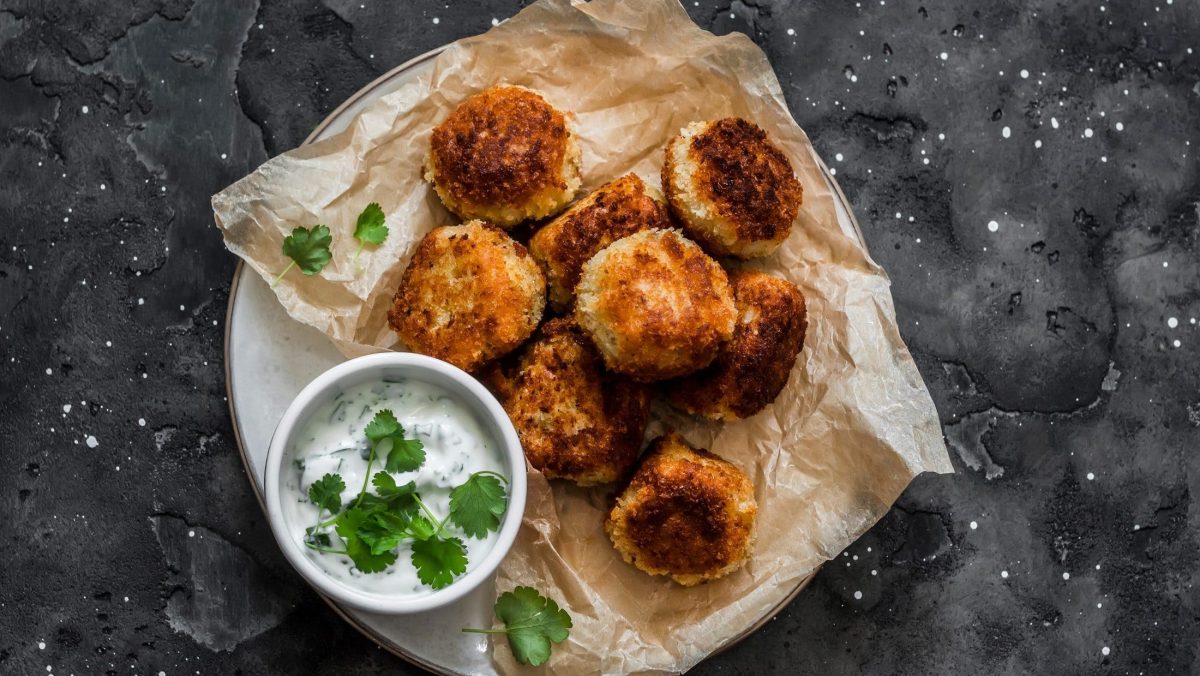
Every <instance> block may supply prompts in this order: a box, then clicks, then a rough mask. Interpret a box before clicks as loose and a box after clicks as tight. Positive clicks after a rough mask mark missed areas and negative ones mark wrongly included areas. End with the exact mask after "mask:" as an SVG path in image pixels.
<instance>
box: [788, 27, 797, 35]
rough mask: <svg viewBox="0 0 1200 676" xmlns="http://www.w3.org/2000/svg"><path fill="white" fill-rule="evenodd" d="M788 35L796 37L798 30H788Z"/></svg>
mask: <svg viewBox="0 0 1200 676" xmlns="http://www.w3.org/2000/svg"><path fill="white" fill-rule="evenodd" d="M787 34H788V35H795V34H796V29H795V28H789V29H787Z"/></svg>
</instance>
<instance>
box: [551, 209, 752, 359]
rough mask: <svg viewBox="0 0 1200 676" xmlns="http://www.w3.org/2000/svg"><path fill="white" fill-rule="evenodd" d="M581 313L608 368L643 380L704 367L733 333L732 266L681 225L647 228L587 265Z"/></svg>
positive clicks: (580, 291) (582, 282) (580, 288)
mask: <svg viewBox="0 0 1200 676" xmlns="http://www.w3.org/2000/svg"><path fill="white" fill-rule="evenodd" d="M577 293H578V295H579V298H578V299H577V301H576V303H575V317H576V319H577V320H578V321H579V325H580V326H582V327H583V328H584V330H586V331H587V332H588V334H589V335H590V336H591V338H592V342H594V343H595V344H596V347H597V348H598V349H599V350H600V354H601V355H602V356H603V357H604V363H605V365H606V366H608V368H610V369H612V370H614V371H617V372H619V373H623V374H625V375H627V376H629V377H631V378H633V379H634V380H637V381H640V382H653V381H657V380H665V379H667V378H674V377H678V376H681V375H685V374H687V373H691V372H693V371H696V370H698V369H701V368H704V367H705V366H707V365H708V364H709V363H711V362H712V360H713V359H715V358H716V356H717V351H718V350H719V348H720V346H721V343H723V342H725V341H726V340H728V339H729V338H730V336H732V335H733V328H734V322H735V319H736V309H735V306H734V303H733V293H732V291H731V290H730V288H729V279H728V277H727V276H726V275H725V271H724V270H723V269H721V266H720V265H718V264H717V262H716V261H714V260H713V259H712V258H709V257H708V255H706V254H705V253H704V252H703V251H702V250H701V249H700V247H698V246H696V244H695V243H693V242H691V241H689V240H687V239H685V238H684V237H683V236H682V235H680V234H679V233H678V232H676V231H674V230H644V231H642V232H639V233H637V234H635V235H631V236H629V237H625V238H623V239H620V240H617V241H616V242H613V243H612V244H610V245H609V246H608V247H607V248H605V249H604V250H603V251H601V252H600V253H598V254H596V255H595V256H594V257H592V259H591V260H590V261H588V262H587V263H586V264H585V265H584V266H583V275H582V277H581V278H580V281H579V286H578V287H577Z"/></svg>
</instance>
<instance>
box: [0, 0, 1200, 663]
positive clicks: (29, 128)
mask: <svg viewBox="0 0 1200 676" xmlns="http://www.w3.org/2000/svg"><path fill="white" fill-rule="evenodd" d="M885 2H886V4H885ZM364 4H365V7H364V6H363V5H364ZM687 4H688V10H689V11H690V12H691V13H692V15H693V17H694V18H695V19H696V20H697V21H698V22H699V23H700V24H701V25H703V26H705V27H711V28H712V29H713V30H714V31H716V32H719V33H723V32H728V31H733V30H739V31H744V32H746V33H748V34H750V35H751V36H753V37H754V39H755V40H756V41H757V42H758V43H759V44H760V45H761V46H762V47H763V48H764V49H765V50H766V52H767V54H768V55H769V57H770V59H771V62H772V63H773V64H774V65H775V67H776V70H777V71H778V73H779V76H780V79H781V80H782V82H783V86H784V91H785V93H786V94H787V97H788V100H789V102H790V104H791V107H792V110H793V112H794V113H795V115H796V118H797V119H798V121H799V122H800V124H801V125H802V126H803V127H804V128H805V129H806V130H807V131H808V133H809V134H810V136H811V137H812V138H813V140H814V142H815V144H816V147H817V148H818V150H819V151H820V152H821V153H822V155H823V156H824V157H825V158H826V160H827V161H828V162H829V164H830V166H832V167H834V168H836V171H837V178H838V179H839V181H840V182H841V184H842V186H843V188H844V189H845V191H846V194H847V195H848V196H849V198H850V201H851V203H852V204H853V205H854V208H855V210H856V212H857V214H858V216H859V218H860V220H861V221H862V225H863V228H864V230H865V231H866V235H867V240H868V243H869V245H870V247H871V251H872V252H873V254H874V256H875V258H876V259H877V260H878V261H879V262H880V263H881V264H882V265H883V266H884V267H885V268H887V270H888V271H889V273H890V274H891V275H892V278H893V279H894V284H895V286H894V293H895V299H896V304H897V310H898V313H899V316H900V320H901V329H902V331H903V333H904V337H905V339H906V340H907V341H908V344H909V346H910V347H911V349H912V352H913V354H914V356H915V357H916V359H917V361H918V363H919V365H920V368H921V371H922V373H923V374H924V376H925V378H926V380H927V382H928V383H929V386H930V389H931V390H932V392H933V396H934V399H935V401H936V403H937V406H938V410H939V411H940V412H941V416H942V420H943V422H944V424H945V433H946V437H947V440H948V441H949V443H950V445H951V448H952V455H953V458H954V462H955V465H956V467H957V469H958V473H957V474H955V475H950V476H926V477H922V478H920V479H918V480H917V481H916V482H914V484H913V485H912V487H911V488H910V489H909V490H908V491H907V492H906V493H905V495H904V496H903V497H902V498H901V499H900V501H899V503H898V504H897V505H896V507H895V508H894V509H893V510H892V511H891V512H890V513H889V514H888V516H887V517H885V518H884V519H883V521H882V522H880V523H879V525H877V526H876V527H875V528H874V529H872V530H871V531H870V532H869V533H868V534H867V535H865V536H864V537H863V538H862V540H861V541H860V542H858V543H856V544H854V545H853V546H852V547H850V549H848V550H847V552H846V553H845V554H844V555H843V556H839V557H838V559H837V560H836V561H835V562H834V563H832V564H831V565H828V566H826V567H825V568H824V569H823V570H822V572H821V573H820V575H819V576H818V578H817V579H816V581H815V583H814V584H813V585H812V586H811V587H810V588H809V589H808V590H807V591H806V592H805V593H804V594H803V595H802V596H801V597H800V598H799V599H798V600H797V601H796V602H795V603H793V604H792V605H791V607H790V608H788V609H787V610H786V611H785V612H783V613H782V614H781V615H780V616H779V618H778V619H776V620H774V621H773V622H771V623H769V624H768V625H767V626H766V627H765V628H763V629H762V630H761V631H759V632H758V633H756V634H755V635H754V636H753V637H751V638H750V639H748V640H747V641H745V642H744V643H742V644H741V645H739V646H737V647H736V648H734V649H732V650H730V651H729V652H727V653H725V654H723V655H720V656H719V657H716V658H714V659H712V660H710V661H709V662H706V663H705V664H703V665H702V666H701V667H700V668H698V669H697V670H696V672H697V673H720V674H758V673H763V672H774V673H794V672H797V671H800V672H814V673H827V674H837V673H858V672H870V673H906V674H926V673H947V674H959V673H1002V672H1008V673H1024V672H1053V673H1064V674H1066V673H1071V674H1084V673H1088V674H1091V673H1130V674H1136V673H1147V674H1159V673H1186V672H1193V673H1195V672H1197V671H1198V670H1200V664H1198V659H1200V658H1198V650H1200V644H1197V642H1196V637H1197V635H1198V632H1200V623H1198V622H1197V613H1200V592H1198V591H1197V589H1196V586H1195V584H1196V581H1197V577H1198V576H1200V568H1198V566H1197V564H1198V562H1200V560H1198V559H1200V556H1198V555H1197V548H1196V547H1197V540H1198V538H1197V526H1198V524H1200V515H1197V513H1196V510H1195V509H1193V507H1194V503H1193V502H1192V500H1191V491H1192V489H1193V488H1195V487H1197V482H1200V452H1198V451H1200V443H1198V442H1200V367H1198V366H1197V364H1196V356H1197V350H1196V346H1197V344H1198V343H1200V334H1198V333H1197V326H1196V323H1195V322H1196V320H1195V319H1193V318H1194V317H1197V316H1198V315H1200V266H1198V265H1197V236H1198V233H1200V226H1198V223H1197V221H1198V219H1200V181H1198V178H1197V170H1198V168H1200V163H1198V162H1197V159H1196V154H1195V153H1196V152H1197V150H1200V148H1196V147H1195V144H1193V143H1192V141H1197V142H1198V143H1200V55H1197V54H1193V49H1200V5H1198V3H1197V2H1196V0H1175V1H1174V2H1171V0H1148V1H1146V2H1136V3H1130V2H1112V3H1111V5H1108V4H1106V0H1092V1H1091V2H1044V1H1037V0H1028V1H1023V2H1022V1H1015V0H1003V1H999V2H988V3H983V2H967V1H960V2H951V3H932V2H930V3H928V4H927V5H926V6H924V7H923V6H922V5H921V4H920V0H884V1H883V2H881V1H880V0H871V1H869V2H868V1H867V0H864V1H863V2H861V3H854V2H850V1H843V0H836V1H835V0H813V1H810V2H788V1H781V2H769V1H766V0H764V1H762V2H759V3H754V4H750V3H747V4H743V3H742V2H740V1H738V2H734V3H733V6H732V7H729V6H721V7H714V5H713V3H712V2H711V1H710V0H704V1H703V2H700V3H697V4H696V5H694V6H693V5H692V3H691V1H690V0H689V1H688V3H687ZM859 5H861V6H859ZM0 8H2V9H0V357H2V359H0V504H2V505H3V511H2V512H0V514H2V518H0V536H2V543H3V549H2V552H3V553H2V554H0V673H5V674H9V673H11V674H18V673H19V674H33V673H46V669H47V666H49V667H50V668H51V669H52V671H53V673H55V674H71V673H74V674H99V673H108V674H157V673H160V672H164V673H166V674H172V675H175V674H191V673H203V674H231V673H232V674H236V673H242V674H260V673H290V674H323V673H343V674H378V673H385V672H389V673H390V672H410V671H413V670H414V669H413V668H412V667H409V666H408V665H406V664H405V663H404V662H402V661H401V660H399V659H397V658H394V657H392V656H390V655H389V654H387V653H386V652H384V651H382V650H379V649H377V648H376V647H375V646H373V645H372V644H371V643H370V642H369V641H367V640H366V639H364V638H362V637H360V636H359V635H358V634H357V633H356V632H355V631H354V630H352V629H350V628H349V627H348V626H346V625H344V624H343V623H342V622H341V621H340V620H339V619H338V618H337V617H336V616H335V615H334V614H333V613H332V612H331V611H330V610H329V609H327V608H326V607H325V606H324V605H323V604H322V603H321V602H320V601H319V600H318V599H317V597H316V596H315V595H314V594H313V593H312V592H310V591H308V590H307V588H305V587H304V586H303V584H302V583H301V582H300V580H299V578H298V577H297V576H296V575H295V574H293V573H292V572H291V570H290V569H289V567H288V566H287V564H286V563H285V562H284V561H283V560H282V558H281V557H280V556H279V554H278V553H277V551H276V548H275V545H274V543H273V541H272V539H271V537H270V534H269V532H268V529H267V526H266V524H265V522H264V519H263V517H262V515H261V514H260V512H259V508H258V505H257V504H256V502H255V500H254V497H253V495H252V494H251V490H250V485H249V483H248V482H247V481H246V480H245V478H244V476H243V474H242V467H241V463H240V461H239V460H238V455H237V451H236V449H235V448H234V441H233V437H232V432H231V429H230V421H229V417H228V414H227V411H226V402H225V400H224V394H225V386H224V376H223V373H222V331H223V326H222V324H223V315H224V310H225V304H226V301H227V298H228V288H229V283H230V278H231V276H232V273H233V269H234V262H235V261H234V258H233V257H232V256H230V255H228V254H227V253H226V252H225V251H224V248H223V247H222V243H221V239H220V237H219V236H218V234H217V232H216V230H215V228H213V227H212V225H211V210H210V207H209V201H208V200H209V196H210V195H211V194H213V193H214V192H216V191H217V190H219V189H221V188H222V187H224V186H225V185H227V184H229V183H230V182H232V181H234V180H235V179H237V178H239V177H241V176H243V175H245V174H246V173H248V172H249V171H251V170H252V169H253V168H254V167H256V166H257V165H258V164H259V163H261V162H262V161H263V160H265V159H266V158H267V157H270V156H272V155H275V154H277V153H280V152H283V151H285V150H288V149H289V148H292V147H294V146H295V145H297V144H298V143H299V142H300V141H301V140H302V139H303V138H304V137H305V135H307V133H308V132H309V130H311V129H312V128H313V126H314V125H315V124H316V123H317V122H318V121H319V120H321V118H322V117H323V116H324V115H325V114H326V113H328V112H329V111H330V110H332V109H333V108H334V107H335V106H337V105H338V104H339V103H340V102H341V101H342V100H343V99H345V98H346V97H347V96H349V95H350V94H352V93H353V92H354V91H355V90H357V89H358V88H359V87H360V86H362V85H363V84H365V83H366V82H368V81H369V80H371V79H372V78H374V77H375V76H376V75H378V74H379V73H381V72H383V71H385V70H387V69H388V68H390V67H391V66H393V65H396V64H398V63H400V62H402V61H404V60H406V59H408V58H409V57H412V56H414V55H417V54H419V53H421V52H424V51H426V50H428V49H430V48H432V47H436V46H438V45H441V44H443V43H445V42H448V41H450V40H453V39H455V38H458V37H461V36H466V35H471V34H474V33H478V32H481V31H484V30H486V29H487V28H488V27H489V25H490V24H491V22H492V20H493V18H499V19H503V18H505V17H508V16H510V15H512V14H513V13H515V12H516V11H517V9H518V4H517V3H515V2H499V1H491V2H479V3H475V2H470V3H467V2H463V3H455V4H454V5H453V6H447V5H445V4H442V3H434V2H425V1H422V2H416V3H408V2H381V1H380V0H325V2H323V3H314V2H282V1H279V0H263V1H262V2H261V4H260V3H258V2H251V1H246V2H226V3H220V2H216V0H194V2H189V1H188V0H166V1H163V0H134V1H132V2H128V1H126V2H119V3H118V2H109V1H107V0H81V1H77V2H40V1H36V0H27V1H20V0H2V1H0ZM435 17H436V18H435ZM793 31H794V35H793V34H792V33H793ZM516 48H519V46H516ZM992 221H994V222H995V224H996V225H995V228H996V229H995V231H992V230H991V229H989V222H992ZM1172 317H1174V318H1176V320H1175V321H1174V322H1172V321H1171V320H1170V318H1172ZM68 406H69V410H68ZM214 571H226V572H225V573H222V574H219V575H218V574H216V572H214ZM228 571H236V574H229V572H228ZM1068 578H1069V579H1068ZM860 595H861V598H859V596H860ZM1106 647H1107V648H1108V650H1107V654H1105V652H1106V651H1105V650H1104V649H1105V648H1106Z"/></svg>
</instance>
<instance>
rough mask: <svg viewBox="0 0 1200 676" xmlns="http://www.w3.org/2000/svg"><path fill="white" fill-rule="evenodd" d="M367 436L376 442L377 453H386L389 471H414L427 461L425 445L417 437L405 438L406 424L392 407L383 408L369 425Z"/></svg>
mask: <svg viewBox="0 0 1200 676" xmlns="http://www.w3.org/2000/svg"><path fill="white" fill-rule="evenodd" d="M366 432H367V438H368V439H370V440H371V443H373V444H375V453H376V454H377V455H386V456H387V457H386V460H385V461H384V469H386V470H387V471H389V472H412V471H414V470H417V469H419V468H420V467H421V465H422V464H424V463H425V445H424V444H422V443H421V442H420V441H419V440H417V439H405V438H404V426H403V425H401V424H400V422H399V421H398V420H396V414H394V413H392V411H391V410H390V409H386V408H385V409H381V410H380V411H379V412H378V413H376V414H375V417H374V418H372V419H371V422H370V423H369V424H368V425H367V429H366Z"/></svg>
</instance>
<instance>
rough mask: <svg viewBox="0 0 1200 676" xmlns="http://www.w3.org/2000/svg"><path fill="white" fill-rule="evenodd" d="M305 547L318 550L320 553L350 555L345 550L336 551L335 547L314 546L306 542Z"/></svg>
mask: <svg viewBox="0 0 1200 676" xmlns="http://www.w3.org/2000/svg"><path fill="white" fill-rule="evenodd" d="M304 545H305V546H306V547H308V548H309V549H315V550H317V551H318V552H325V553H326V554H348V553H349V552H347V551H346V550H344V549H334V548H333V547H326V546H324V545H317V544H313V543H311V542H305V543H304Z"/></svg>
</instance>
